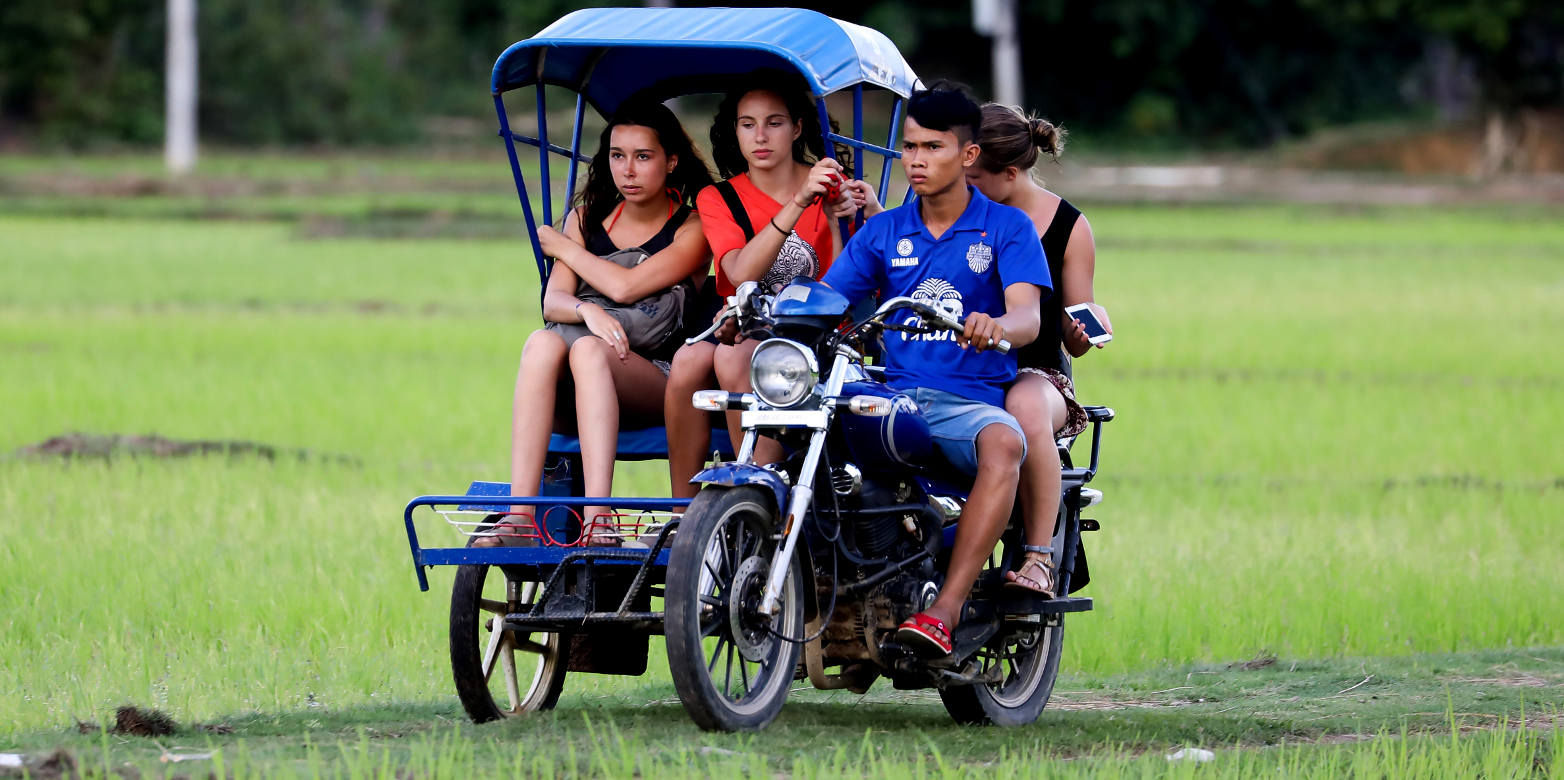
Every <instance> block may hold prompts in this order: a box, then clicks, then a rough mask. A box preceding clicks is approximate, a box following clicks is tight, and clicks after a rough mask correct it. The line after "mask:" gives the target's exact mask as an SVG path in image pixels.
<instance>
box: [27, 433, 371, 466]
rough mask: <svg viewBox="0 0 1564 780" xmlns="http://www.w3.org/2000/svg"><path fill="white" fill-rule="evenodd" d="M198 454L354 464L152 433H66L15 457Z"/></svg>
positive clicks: (343, 458)
mask: <svg viewBox="0 0 1564 780" xmlns="http://www.w3.org/2000/svg"><path fill="white" fill-rule="evenodd" d="M198 455H228V456H230V457H238V456H254V457H258V458H264V459H266V460H276V459H278V458H279V457H293V458H297V459H299V460H310V459H319V460H334V461H339V462H354V459H352V458H349V457H348V456H345V455H320V454H317V453H313V452H311V451H309V450H304V449H282V448H279V447H274V446H272V445H270V444H261V443H258V442H253V441H232V440H211V439H193V440H184V439H169V438H165V437H162V436H158V435H156V434H148V435H145V436H126V435H123V434H99V433H66V434H61V435H59V436H54V437H51V438H48V439H45V440H43V441H41V442H38V443H37V444H29V445H27V446H25V447H22V448H20V449H17V450H16V451H15V452H13V453H12V457H17V458H45V457H58V458H103V459H108V458H113V457H124V456H129V457H140V458H188V457H192V456H198Z"/></svg>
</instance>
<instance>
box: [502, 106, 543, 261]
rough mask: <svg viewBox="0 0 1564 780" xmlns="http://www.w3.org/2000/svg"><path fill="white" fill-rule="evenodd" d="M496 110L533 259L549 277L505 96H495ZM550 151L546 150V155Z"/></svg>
mask: <svg viewBox="0 0 1564 780" xmlns="http://www.w3.org/2000/svg"><path fill="white" fill-rule="evenodd" d="M494 112H495V113H496V114H499V117H500V137H501V138H504V139H505V155H506V156H507V157H509V158H510V173H511V176H512V177H513V178H514V179H515V180H516V195H517V196H518V197H520V198H521V213H522V214H524V215H525V216H526V218H527V240H528V241H531V242H532V259H533V260H535V261H537V264H538V278H539V279H542V280H547V279H548V271H549V268H548V264H547V263H545V262H544V261H543V246H542V245H541V244H539V243H538V223H537V220H536V219H534V218H533V216H532V201H531V200H530V199H529V198H528V197H527V183H526V182H525V181H523V180H522V178H521V160H519V159H517V157H516V140H515V135H514V134H513V133H511V131H510V117H508V116H506V114H505V98H504V96H502V95H495V96H494ZM547 154H548V152H547V151H546V150H545V151H544V155H545V156H546V155H547Z"/></svg>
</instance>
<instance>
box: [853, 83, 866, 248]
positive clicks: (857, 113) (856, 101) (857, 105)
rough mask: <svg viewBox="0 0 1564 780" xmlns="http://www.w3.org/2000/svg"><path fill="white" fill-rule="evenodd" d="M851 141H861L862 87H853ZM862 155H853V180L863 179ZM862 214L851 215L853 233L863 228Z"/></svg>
mask: <svg viewBox="0 0 1564 780" xmlns="http://www.w3.org/2000/svg"><path fill="white" fill-rule="evenodd" d="M853 140H855V141H859V142H862V141H863V85H862V84H858V85H856V86H854V87H853ZM863 158H864V156H863V154H855V155H853V178H854V179H858V180H862V179H863ZM863 219H864V217H863V212H862V211H858V212H857V213H855V214H853V231H854V232H857V230H858V228H861V227H863Z"/></svg>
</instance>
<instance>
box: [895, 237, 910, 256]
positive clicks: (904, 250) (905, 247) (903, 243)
mask: <svg viewBox="0 0 1564 780" xmlns="http://www.w3.org/2000/svg"><path fill="white" fill-rule="evenodd" d="M896 254H898V255H901V256H902V257H906V256H907V255H910V254H912V239H910V238H904V239H902V240H900V241H897V242H896Z"/></svg>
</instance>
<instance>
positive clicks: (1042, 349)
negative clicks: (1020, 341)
mask: <svg viewBox="0 0 1564 780" xmlns="http://www.w3.org/2000/svg"><path fill="white" fill-rule="evenodd" d="M1080 216H1081V210H1080V209H1078V208H1076V207H1074V206H1072V205H1070V202H1069V201H1067V200H1065V199H1064V198H1060V199H1059V208H1058V209H1057V210H1056V211H1054V218H1053V221H1051V222H1049V223H1048V229H1047V230H1044V231H1043V237H1042V242H1043V254H1045V255H1047V256H1048V277H1049V278H1050V279H1052V280H1053V286H1054V291H1053V295H1050V296H1049V297H1047V298H1044V299H1043V304H1042V311H1041V312H1040V314H1041V315H1042V320H1043V322H1042V327H1041V328H1040V329H1038V331H1037V340H1036V341H1034V342H1032V343H1030V344H1028V345H1026V346H1024V347H1022V348H1021V351H1020V352H1019V353H1017V354H1016V366H1017V367H1018V368H1051V369H1054V370H1055V371H1059V372H1061V373H1063V374H1064V375H1065V376H1069V375H1070V355H1069V354H1068V353H1066V352H1065V351H1064V295H1062V294H1061V291H1060V289H1059V287H1060V284H1061V281H1060V279H1061V277H1062V276H1063V274H1064V250H1065V248H1066V247H1068V246H1069V245H1070V231H1072V230H1074V229H1075V221H1076V220H1077V219H1079V218H1080Z"/></svg>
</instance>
